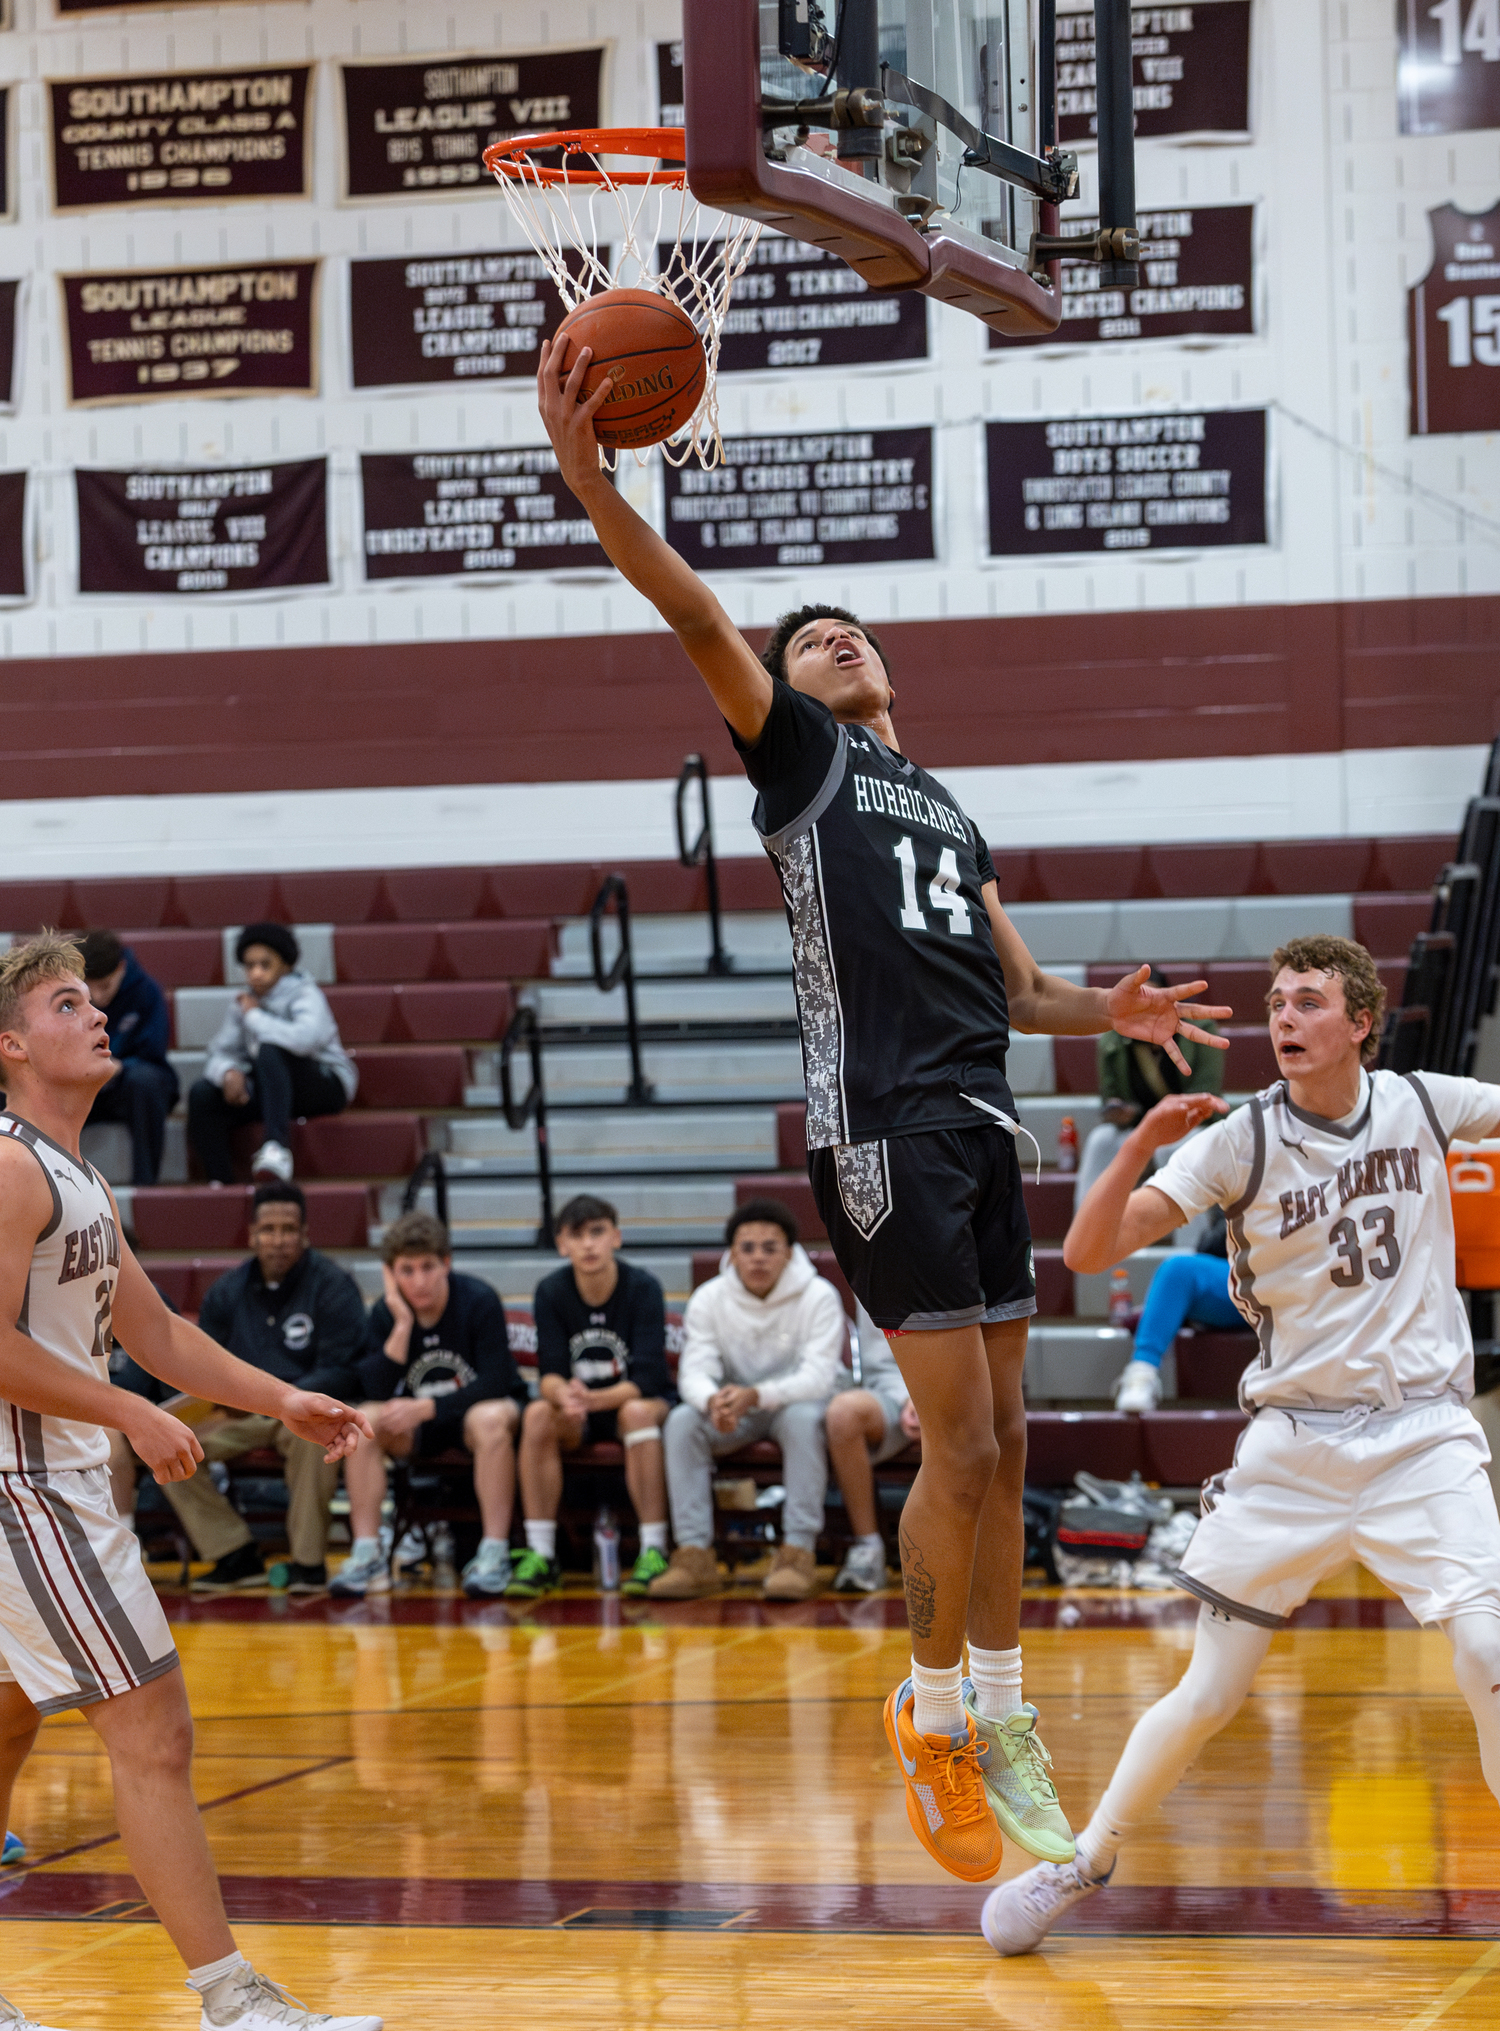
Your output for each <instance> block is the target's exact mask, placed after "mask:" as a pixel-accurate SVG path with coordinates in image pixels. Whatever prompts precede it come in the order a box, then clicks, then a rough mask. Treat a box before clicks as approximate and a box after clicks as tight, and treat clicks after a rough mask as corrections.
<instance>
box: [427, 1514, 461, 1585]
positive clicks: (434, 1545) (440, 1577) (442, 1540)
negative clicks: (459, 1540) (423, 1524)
mask: <svg viewBox="0 0 1500 2031" xmlns="http://www.w3.org/2000/svg"><path fill="white" fill-rule="evenodd" d="M429 1544H430V1546H431V1550H432V1584H433V1585H434V1586H435V1587H451V1586H453V1585H455V1584H456V1582H457V1578H458V1575H457V1573H456V1572H455V1570H454V1561H453V1532H452V1530H451V1529H450V1528H449V1526H448V1525H447V1524H446V1523H439V1524H437V1525H436V1526H435V1527H434V1529H433V1531H432V1535H431V1537H430V1539H429Z"/></svg>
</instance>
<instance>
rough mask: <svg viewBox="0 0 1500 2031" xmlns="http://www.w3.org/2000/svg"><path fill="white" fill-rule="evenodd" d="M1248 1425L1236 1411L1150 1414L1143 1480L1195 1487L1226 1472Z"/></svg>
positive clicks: (1145, 1421) (1144, 1423)
mask: <svg viewBox="0 0 1500 2031" xmlns="http://www.w3.org/2000/svg"><path fill="white" fill-rule="evenodd" d="M1249 1422H1250V1420H1249V1419H1248V1418H1247V1417H1246V1416H1245V1415H1244V1413H1243V1412H1242V1411H1238V1410H1158V1411H1153V1412H1152V1414H1151V1416H1150V1417H1143V1418H1142V1419H1141V1420H1140V1425H1141V1437H1142V1440H1143V1441H1144V1449H1145V1454H1146V1459H1145V1465H1144V1467H1143V1469H1142V1471H1143V1472H1144V1474H1145V1477H1146V1479H1147V1480H1148V1481H1158V1482H1160V1483H1161V1485H1162V1486H1163V1487H1165V1488H1197V1487H1200V1486H1201V1485H1202V1483H1203V1482H1205V1481H1206V1480H1208V1478H1209V1476H1210V1475H1212V1474H1223V1473H1227V1472H1228V1470H1229V1468H1230V1467H1231V1466H1232V1465H1233V1464H1234V1449H1235V1446H1236V1444H1237V1443H1238V1441H1239V1436H1240V1433H1241V1432H1242V1431H1243V1430H1244V1429H1245V1427H1246V1425H1247V1424H1249ZM1028 1478H1029V1476H1028Z"/></svg>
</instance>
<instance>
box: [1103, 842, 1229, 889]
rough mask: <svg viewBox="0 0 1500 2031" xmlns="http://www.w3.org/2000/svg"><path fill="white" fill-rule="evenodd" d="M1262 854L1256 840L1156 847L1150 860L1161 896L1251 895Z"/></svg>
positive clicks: (1151, 848) (1152, 849)
mask: <svg viewBox="0 0 1500 2031" xmlns="http://www.w3.org/2000/svg"><path fill="white" fill-rule="evenodd" d="M1259 855H1260V848H1259V847H1258V846H1257V845H1256V844H1255V843H1254V841H1253V840H1252V841H1249V842H1247V843H1242V844H1240V845H1237V846H1200V845H1196V844H1195V845H1191V846H1152V847H1148V848H1147V852H1146V859H1147V862H1148V865H1149V867H1150V871H1151V877H1152V880H1153V883H1154V886H1155V891H1156V893H1157V894H1159V895H1163V896H1248V895H1253V894H1254V893H1255V874H1256V863H1257V860H1258V859H1259ZM1122 893H1129V892H1128V891H1122Z"/></svg>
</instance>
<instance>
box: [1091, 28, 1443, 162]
mask: <svg viewBox="0 0 1500 2031" xmlns="http://www.w3.org/2000/svg"><path fill="white" fill-rule="evenodd" d="M1080 4H1081V6H1082V7H1083V8H1085V9H1086V10H1087V11H1086V12H1080V11H1078V10H1079V6H1080ZM1423 4H1424V5H1425V4H1427V0H1423ZM1130 25H1131V31H1132V37H1131V47H1132V49H1133V50H1134V53H1135V64H1134V99H1135V132H1136V138H1137V140H1140V141H1145V140H1149V139H1151V138H1153V137H1161V136H1168V135H1174V134H1177V135H1181V134H1248V133H1249V131H1250V0H1193V4H1192V6H1190V7H1134V8H1132V10H1131V16H1130ZM1094 65H1095V54H1094V10H1093V7H1092V5H1091V4H1090V0H1073V4H1072V5H1071V6H1069V7H1068V11H1066V12H1064V10H1063V8H1059V9H1058V14H1057V131H1058V139H1059V140H1060V141H1061V142H1062V143H1063V145H1064V146H1065V147H1066V146H1069V145H1076V144H1077V143H1078V142H1081V141H1083V142H1086V141H1097V140H1098V138H1099V98H1098V93H1097V90H1096V88H1095V78H1094Z"/></svg>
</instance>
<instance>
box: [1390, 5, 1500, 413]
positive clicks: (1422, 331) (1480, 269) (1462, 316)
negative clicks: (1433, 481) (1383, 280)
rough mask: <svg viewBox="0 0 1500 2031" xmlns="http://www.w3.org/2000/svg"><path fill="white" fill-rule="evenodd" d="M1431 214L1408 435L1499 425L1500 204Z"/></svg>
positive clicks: (1417, 302)
mask: <svg viewBox="0 0 1500 2031" xmlns="http://www.w3.org/2000/svg"><path fill="white" fill-rule="evenodd" d="M1496 4H1497V5H1500V0H1496ZM1427 219H1428V223H1429V225H1430V226H1431V227H1432V247H1433V255H1432V266H1431V267H1430V268H1429V269H1428V271H1427V273H1426V274H1425V275H1424V276H1423V277H1422V279H1421V281H1420V282H1419V283H1418V284H1417V286H1416V288H1415V289H1413V290H1412V291H1411V292H1410V294H1409V296H1408V299H1407V318H1406V323H1407V359H1408V361H1409V363H1410V375H1411V434H1412V436H1413V437H1440V436H1447V435H1451V434H1453V433H1455V432H1459V431H1465V430H1500V205H1496V206H1495V208H1494V210H1493V211H1488V212H1482V213H1478V214H1475V213H1473V212H1461V211H1460V210H1459V209H1458V207H1457V206H1456V205H1440V206H1439V207H1438V209H1437V210H1436V211H1433V212H1429V213H1428V214H1427Z"/></svg>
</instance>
